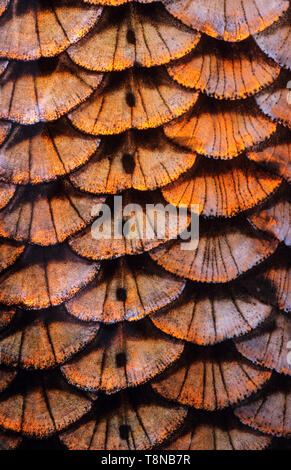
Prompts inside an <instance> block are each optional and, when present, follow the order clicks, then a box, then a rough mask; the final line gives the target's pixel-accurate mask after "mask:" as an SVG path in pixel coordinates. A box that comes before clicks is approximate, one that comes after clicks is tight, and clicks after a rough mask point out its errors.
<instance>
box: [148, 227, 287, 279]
mask: <svg viewBox="0 0 291 470" xmlns="http://www.w3.org/2000/svg"><path fill="white" fill-rule="evenodd" d="M183 243H184V242H183ZM277 246H278V241H277V240H275V239H271V238H269V237H267V236H264V235H263V234H260V235H258V234H257V233H255V232H254V231H253V230H251V229H250V228H249V226H247V225H243V226H241V227H239V226H238V225H237V224H232V223H231V222H224V223H222V224H221V225H218V226H217V225H216V226H215V228H214V224H213V223H209V225H208V228H207V229H205V231H203V232H202V233H200V238H199V242H198V247H197V248H196V249H195V250H187V249H185V248H184V249H183V247H182V246H181V241H180V240H178V241H175V242H169V243H167V244H166V245H162V246H161V247H157V248H156V249H154V250H152V251H151V252H150V255H151V257H152V258H153V260H155V261H156V262H157V263H158V264H159V265H161V266H162V267H163V268H164V269H166V270H167V271H170V272H172V273H174V274H177V275H178V276H182V277H186V278H188V279H191V280H193V281H200V282H211V283H225V282H228V281H231V280H233V279H236V278H237V277H239V276H240V275H242V274H243V273H245V272H247V271H248V270H250V269H251V268H253V267H254V266H256V265H257V264H259V263H262V262H263V261H264V260H265V259H266V258H268V257H269V256H271V255H272V254H273V253H274V252H275V250H276V248H277Z"/></svg>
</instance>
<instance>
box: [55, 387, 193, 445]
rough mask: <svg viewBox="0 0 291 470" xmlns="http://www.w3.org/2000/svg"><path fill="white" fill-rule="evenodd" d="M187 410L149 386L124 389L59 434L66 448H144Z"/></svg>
mask: <svg viewBox="0 0 291 470" xmlns="http://www.w3.org/2000/svg"><path fill="white" fill-rule="evenodd" d="M186 415H187V410H186V409H185V408H184V407H182V406H178V405H175V404H171V403H167V402H165V401H162V400H160V399H159V398H158V397H155V396H154V395H153V394H152V393H151V391H150V390H148V389H147V388H146V389H140V390H139V391H138V392H137V391H136V390H133V391H131V390H127V391H125V392H122V393H120V394H118V395H117V396H116V397H113V398H110V399H109V398H107V399H106V401H105V403H103V406H102V407H101V406H100V409H98V407H97V409H96V411H95V413H93V415H92V416H90V417H89V418H87V419H86V420H85V422H81V423H79V424H78V425H76V426H75V427H73V428H72V429H70V430H68V431H66V432H64V433H62V434H61V435H60V438H61V441H62V442H63V443H64V444H65V446H66V447H67V448H68V449H70V450H76V449H78V450H127V451H128V450H147V449H151V448H153V447H154V446H156V445H158V444H160V443H162V442H163V441H164V440H165V439H167V438H168V437H169V436H170V435H171V434H173V432H174V431H176V429H178V428H179V427H180V426H181V424H182V423H183V421H184V420H185V417H186Z"/></svg>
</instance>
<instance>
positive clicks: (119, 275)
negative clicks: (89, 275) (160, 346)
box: [66, 257, 186, 323]
mask: <svg viewBox="0 0 291 470" xmlns="http://www.w3.org/2000/svg"><path fill="white" fill-rule="evenodd" d="M185 283H186V282H185V281H184V280H183V279H178V278H176V277H175V276H172V275H171V274H169V273H167V272H166V271H164V270H162V269H157V268H156V266H155V265H154V263H153V262H150V259H145V260H144V263H142V264H141V263H140V262H139V258H138V259H136V258H134V259H133V260H132V261H131V259H130V258H124V257H123V258H121V259H117V260H116V261H113V262H110V264H108V265H107V266H104V267H102V268H101V272H100V275H98V277H96V278H95V279H94V280H93V281H92V282H91V283H90V284H89V285H88V287H86V288H85V289H82V291H81V292H79V293H78V294H76V295H75V296H74V297H73V298H72V299H71V300H69V301H68V302H67V303H66V308H67V310H68V312H69V313H70V314H71V315H73V316H74V317H76V318H78V319H80V320H83V321H100V322H104V323H115V322H119V321H125V320H127V321H134V320H139V319H141V318H143V317H145V316H146V315H150V314H152V313H153V312H155V311H157V310H160V309H162V308H164V307H166V306H167V305H169V304H171V302H173V301H175V300H176V299H177V298H178V297H179V295H180V294H181V293H182V291H183V289H184V287H185Z"/></svg>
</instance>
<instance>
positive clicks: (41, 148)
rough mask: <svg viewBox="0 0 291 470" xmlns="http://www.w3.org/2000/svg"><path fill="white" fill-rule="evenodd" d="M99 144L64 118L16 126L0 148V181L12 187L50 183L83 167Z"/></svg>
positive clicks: (95, 139)
mask: <svg viewBox="0 0 291 470" xmlns="http://www.w3.org/2000/svg"><path fill="white" fill-rule="evenodd" d="M0 132H1V127H0ZM99 144H100V139H98V138H96V137H91V136H87V135H84V134H81V133H80V132H78V131H77V130H75V129H74V128H73V127H72V126H71V125H70V124H69V122H68V121H67V120H65V119H62V120H60V121H57V122H56V123H49V124H43V123H41V124H36V125H33V126H29V127H27V126H18V125H16V126H15V127H14V128H13V129H12V132H11V133H10V135H9V137H8V138H7V140H6V142H5V143H4V145H2V147H0V178H1V179H3V180H4V181H7V182H10V183H15V184H28V183H31V184H38V183H43V182H48V181H53V180H55V179H57V177H59V176H63V175H66V174H69V173H71V172H72V171H73V170H75V169H76V168H79V167H80V166H82V165H84V163H86V162H87V161H88V159H89V158H90V157H91V156H92V155H93V154H94V152H95V151H96V150H97V148H98V147H99Z"/></svg>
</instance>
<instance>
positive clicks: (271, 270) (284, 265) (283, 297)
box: [263, 251, 291, 312]
mask: <svg viewBox="0 0 291 470" xmlns="http://www.w3.org/2000/svg"><path fill="white" fill-rule="evenodd" d="M289 260H290V252H289V251H287V252H283V253H282V254H281V256H280V257H278V259H276V260H275V261H274V263H272V265H271V266H268V268H267V269H265V270H264V271H263V275H264V276H265V278H266V279H267V280H268V281H269V282H270V283H271V285H272V286H273V288H274V290H275V295H276V301H277V305H278V307H279V309H281V310H284V311H286V312H291V268H290V262H289Z"/></svg>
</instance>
